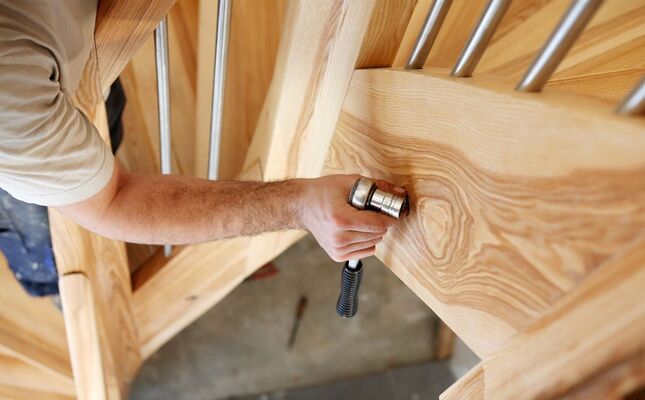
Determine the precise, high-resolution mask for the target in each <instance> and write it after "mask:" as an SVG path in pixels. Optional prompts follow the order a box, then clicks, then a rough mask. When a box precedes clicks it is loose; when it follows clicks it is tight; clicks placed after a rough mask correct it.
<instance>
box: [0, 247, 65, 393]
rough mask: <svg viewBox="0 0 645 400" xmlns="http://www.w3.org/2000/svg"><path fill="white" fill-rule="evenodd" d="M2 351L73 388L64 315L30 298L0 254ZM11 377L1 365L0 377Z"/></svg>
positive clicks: (48, 303)
mask: <svg viewBox="0 0 645 400" xmlns="http://www.w3.org/2000/svg"><path fill="white" fill-rule="evenodd" d="M0 305H1V307H0V351H1V352H2V353H4V354H6V355H11V356H13V357H15V358H17V359H19V360H21V361H23V362H24V363H26V364H29V365H30V366H32V367H35V368H38V369H40V370H41V371H43V372H45V373H47V374H50V375H52V376H54V377H55V379H58V380H59V381H61V382H62V384H63V385H66V387H67V388H72V389H73V380H72V369H71V365H70V360H69V355H68V352H67V339H66V337H65V326H64V324H63V317H62V314H61V313H60V312H59V311H58V310H57V309H56V308H55V307H54V305H53V303H52V302H51V300H50V299H48V298H35V297H30V296H29V295H28V294H27V293H26V292H25V291H24V290H23V289H22V287H20V285H19V284H18V282H17V281H16V279H15V277H14V276H13V274H12V273H11V271H10V270H9V267H8V266H7V263H6V260H5V258H4V256H3V255H2V254H1V253H0ZM5 374H8V371H5V369H4V367H1V366H0V375H5Z"/></svg>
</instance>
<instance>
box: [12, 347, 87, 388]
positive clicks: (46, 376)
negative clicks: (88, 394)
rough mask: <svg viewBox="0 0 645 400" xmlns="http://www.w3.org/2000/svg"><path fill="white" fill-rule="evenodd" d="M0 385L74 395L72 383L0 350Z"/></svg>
mask: <svg viewBox="0 0 645 400" xmlns="http://www.w3.org/2000/svg"><path fill="white" fill-rule="evenodd" d="M0 386H13V387H16V388H23V389H28V390H29V389H30V390H39V391H43V392H51V393H57V394H62V395H66V396H70V397H71V396H74V394H75V392H74V385H73V383H72V382H71V381H70V380H69V379H63V378H60V377H59V376H56V375H53V374H51V373H49V372H46V371H43V370H42V369H39V368H37V367H34V366H33V365H30V364H27V363H26V362H24V361H22V360H20V359H18V358H17V357H14V356H12V355H11V354H8V353H4V354H3V352H2V351H0Z"/></svg>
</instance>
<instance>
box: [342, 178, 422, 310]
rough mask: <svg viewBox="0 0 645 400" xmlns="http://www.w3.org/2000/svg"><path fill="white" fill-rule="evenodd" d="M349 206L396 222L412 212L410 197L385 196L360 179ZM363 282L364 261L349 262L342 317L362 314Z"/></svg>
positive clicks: (351, 195) (345, 268) (345, 266)
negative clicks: (372, 212)
mask: <svg viewBox="0 0 645 400" xmlns="http://www.w3.org/2000/svg"><path fill="white" fill-rule="evenodd" d="M348 202H349V204H350V205H351V206H352V207H354V208H357V209H359V210H367V209H369V210H374V211H380V212H382V213H383V214H387V215H389V216H391V217H394V218H401V217H405V216H406V215H407V214H408V212H409V204H408V197H407V196H405V197H403V196H397V195H395V194H392V193H388V192H384V191H382V190H379V189H378V188H377V187H376V183H374V181H372V180H371V179H368V178H363V177H361V178H358V179H357V180H356V182H355V183H354V186H353V187H352V190H351V192H350V193H349V199H348ZM362 279H363V263H362V262H361V260H348V261H346V262H345V265H343V270H342V273H341V278H340V295H339V296H338V302H337V303H336V312H337V313H338V315H340V316H341V317H345V318H352V317H353V316H354V315H356V312H357V311H358V290H359V289H360V286H361V280H362Z"/></svg>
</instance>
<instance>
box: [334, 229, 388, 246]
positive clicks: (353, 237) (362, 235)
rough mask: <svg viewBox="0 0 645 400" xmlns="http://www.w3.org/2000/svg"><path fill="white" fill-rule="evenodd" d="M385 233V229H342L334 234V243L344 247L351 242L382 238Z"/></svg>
mask: <svg viewBox="0 0 645 400" xmlns="http://www.w3.org/2000/svg"><path fill="white" fill-rule="evenodd" d="M386 233H387V230H384V231H382V232H359V231H343V232H340V233H339V234H338V235H336V239H335V245H336V246H337V247H344V246H348V245H350V244H353V243H360V242H367V241H369V240H374V239H378V238H382V237H383V235H385V234H386Z"/></svg>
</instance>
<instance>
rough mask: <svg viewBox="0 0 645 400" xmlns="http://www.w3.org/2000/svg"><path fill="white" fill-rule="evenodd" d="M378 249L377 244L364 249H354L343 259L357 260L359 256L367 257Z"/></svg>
mask: <svg viewBox="0 0 645 400" xmlns="http://www.w3.org/2000/svg"><path fill="white" fill-rule="evenodd" d="M375 251H376V246H372V247H368V248H367V249H362V250H358V251H354V252H352V253H349V254H346V255H344V256H342V257H341V259H342V260H343V261H347V260H356V259H359V258H365V257H370V256H373V255H374V252H375Z"/></svg>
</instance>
